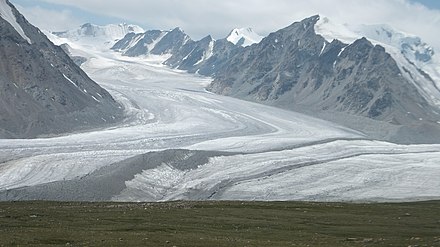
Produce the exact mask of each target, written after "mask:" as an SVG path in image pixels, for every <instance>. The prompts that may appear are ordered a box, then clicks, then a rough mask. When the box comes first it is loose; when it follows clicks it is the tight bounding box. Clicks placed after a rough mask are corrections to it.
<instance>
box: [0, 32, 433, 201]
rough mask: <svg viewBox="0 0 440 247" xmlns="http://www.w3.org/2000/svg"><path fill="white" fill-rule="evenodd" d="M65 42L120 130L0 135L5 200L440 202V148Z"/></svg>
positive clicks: (156, 63) (0, 186)
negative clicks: (230, 93)
mask: <svg viewBox="0 0 440 247" xmlns="http://www.w3.org/2000/svg"><path fill="white" fill-rule="evenodd" d="M52 39H54V41H55V42H61V43H68V45H69V47H70V48H71V50H72V52H73V53H76V54H75V55H81V56H83V57H86V58H87V62H85V63H84V64H83V65H82V68H83V69H84V70H85V71H86V72H87V74H88V75H89V76H90V77H91V78H92V79H93V80H95V81H96V82H98V83H99V84H100V85H101V86H103V87H104V88H105V89H106V90H108V91H109V92H110V93H111V94H112V96H113V97H114V98H115V99H117V100H118V101H119V102H121V103H122V104H123V105H124V107H125V113H126V115H127V118H126V120H125V121H124V122H123V123H121V124H118V125H116V126H113V127H109V128H106V129H96V130H92V131H89V132H81V133H73V134H69V135H64V136H58V137H52V138H40V139H31V140H24V139H15V140H11V139H3V140H0V200H29V199H30V200H33V199H38V200H88V201H170V200H263V201H264V200H309V201H414V200H425V199H438V198H440V190H439V188H440V179H438V178H439V177H440V145H397V144H392V143H388V142H382V141H376V140H371V139H369V138H368V137H367V136H365V135H364V134H362V133H360V132H357V131H354V130H351V129H349V128H346V127H342V126H340V125H337V124H334V123H331V122H328V121H324V120H320V119H317V118H313V117H309V116H306V115H303V114H300V113H296V112H293V111H286V110H282V109H278V108H274V107H270V106H265V105H260V104H256V103H252V102H248V101H243V100H239V99H235V98H230V97H225V96H221V95H216V94H213V93H210V92H208V91H206V90H205V87H206V86H207V85H208V84H209V83H210V82H211V79H210V78H207V77H202V76H198V75H193V74H188V73H185V72H182V71H178V70H173V69H170V68H167V67H165V66H164V65H162V64H161V62H163V61H164V58H163V57H149V58H145V57H144V58H132V57H127V56H122V55H120V54H119V53H117V52H113V51H109V50H104V49H100V47H99V46H97V45H89V46H86V45H84V44H81V43H80V42H79V43H75V42H69V41H68V40H63V39H59V40H55V39H57V38H55V37H52Z"/></svg>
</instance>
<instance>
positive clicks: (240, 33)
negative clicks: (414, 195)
mask: <svg viewBox="0 0 440 247" xmlns="http://www.w3.org/2000/svg"><path fill="white" fill-rule="evenodd" d="M226 39H227V40H228V41H229V42H231V43H233V44H234V45H236V44H238V43H239V42H241V40H243V41H244V42H243V44H242V45H241V46H243V47H246V46H250V45H252V44H258V43H260V42H261V40H262V39H263V36H260V35H259V34H257V33H256V32H254V30H252V28H236V29H234V30H232V31H231V33H229V35H228V37H227V38H226Z"/></svg>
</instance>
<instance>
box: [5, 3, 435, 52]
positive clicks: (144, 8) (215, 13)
mask: <svg viewBox="0 0 440 247" xmlns="http://www.w3.org/2000/svg"><path fill="white" fill-rule="evenodd" d="M10 1H11V2H12V3H14V4H15V5H17V7H18V8H19V9H20V11H22V12H23V14H24V15H25V16H26V17H27V18H28V19H29V21H30V22H31V23H33V24H34V25H36V26H38V27H40V28H42V29H46V30H50V31H63V30H67V29H73V28H75V27H78V26H79V25H81V24H83V23H86V22H91V23H96V24H101V25H102V24H108V23H119V22H127V23H135V24H139V25H140V26H142V27H144V28H146V29H153V28H154V29H163V30H167V29H172V28H174V27H177V26H179V27H181V28H182V29H184V30H185V32H186V33H188V34H189V35H190V36H192V37H193V38H194V39H199V38H202V37H204V36H206V35H208V34H211V35H213V36H214V38H223V37H225V36H226V35H227V34H228V33H229V31H230V30H232V29H233V28H235V27H252V28H253V29H254V30H255V31H256V32H258V33H260V34H262V35H267V34H268V33H270V32H273V31H276V30H278V29H280V28H283V27H285V26H288V25H290V24H291V23H293V22H295V21H299V20H302V19H303V18H305V17H309V16H312V15H315V14H320V15H321V16H326V17H329V18H330V19H332V20H333V21H335V22H339V23H341V24H342V23H351V24H389V25H391V26H393V27H395V28H397V29H399V30H402V31H405V32H407V33H412V34H416V35H418V36H420V37H422V38H423V39H424V40H425V41H426V42H428V43H430V44H432V45H433V46H435V48H436V49H437V50H440V39H439V37H440V31H439V30H440V28H439V27H440V0H417V1H415V0H368V1H366V0H160V1H159V0H124V1H119V0H118V1H111V0H10Z"/></svg>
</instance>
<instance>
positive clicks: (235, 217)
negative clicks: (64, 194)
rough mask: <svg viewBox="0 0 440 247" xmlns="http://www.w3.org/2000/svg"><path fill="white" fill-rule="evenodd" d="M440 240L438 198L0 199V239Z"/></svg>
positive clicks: (139, 242) (70, 242) (184, 242)
mask: <svg viewBox="0 0 440 247" xmlns="http://www.w3.org/2000/svg"><path fill="white" fill-rule="evenodd" d="M18 245H30V246H41V245H53V246H440V202H419V203H404V204H343V203H306V202H276V203H274V202H268V203H263V202H244V203H242V202H174V203H160V204H147V203H138V204H129V203H58V202H10V203H0V246H18Z"/></svg>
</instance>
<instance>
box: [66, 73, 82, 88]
mask: <svg viewBox="0 0 440 247" xmlns="http://www.w3.org/2000/svg"><path fill="white" fill-rule="evenodd" d="M63 76H64V78H66V79H67V80H68V81H69V82H70V83H72V84H73V85H74V86H75V87H78V85H76V84H75V83H74V82H73V81H72V80H71V79H70V78H69V77H67V76H66V75H65V74H63Z"/></svg>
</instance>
